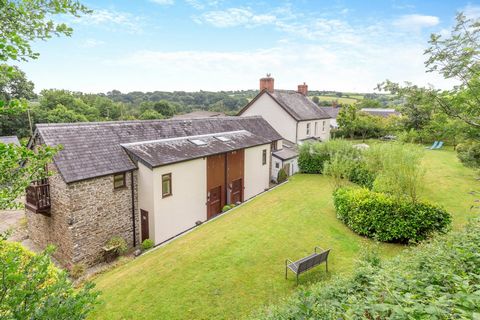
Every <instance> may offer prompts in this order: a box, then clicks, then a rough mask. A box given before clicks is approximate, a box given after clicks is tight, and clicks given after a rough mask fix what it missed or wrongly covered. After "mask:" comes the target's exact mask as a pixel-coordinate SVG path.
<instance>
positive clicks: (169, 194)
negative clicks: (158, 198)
mask: <svg viewBox="0 0 480 320" xmlns="http://www.w3.org/2000/svg"><path fill="white" fill-rule="evenodd" d="M166 177H168V180H166V181H168V189H169V190H168V193H166V192H165V191H164V190H163V187H164V185H163V183H164V178H166ZM172 195H173V192H172V173H171V172H170V173H165V174H162V199H163V198H167V197H170V196H172Z"/></svg>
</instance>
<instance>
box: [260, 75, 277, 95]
mask: <svg viewBox="0 0 480 320" xmlns="http://www.w3.org/2000/svg"><path fill="white" fill-rule="evenodd" d="M273 81H274V79H273V78H272V77H271V76H270V73H267V76H266V77H265V78H261V79H260V91H262V90H264V89H266V90H267V91H268V92H270V93H272V92H273V90H274V89H273V88H274V87H273Z"/></svg>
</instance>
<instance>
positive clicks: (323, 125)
mask: <svg viewBox="0 0 480 320" xmlns="http://www.w3.org/2000/svg"><path fill="white" fill-rule="evenodd" d="M322 131H325V120H324V121H323V124H322Z"/></svg>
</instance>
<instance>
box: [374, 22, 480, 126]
mask: <svg viewBox="0 0 480 320" xmlns="http://www.w3.org/2000/svg"><path fill="white" fill-rule="evenodd" d="M456 21H457V22H456V25H455V27H454V28H453V29H452V32H451V35H450V37H447V38H444V37H442V36H441V35H439V34H432V35H431V37H430V41H429V45H430V46H429V48H427V49H426V50H425V55H426V56H427V57H428V58H427V60H426V61H425V66H426V68H427V72H438V73H439V74H441V75H442V76H443V77H444V78H445V79H452V80H456V81H458V82H459V85H457V86H455V87H454V88H453V89H451V90H444V91H442V90H437V89H434V88H431V87H430V88H418V87H416V86H412V85H411V84H409V83H407V84H406V86H400V85H398V84H396V83H392V82H390V81H388V80H387V81H386V82H384V83H382V84H380V85H379V86H378V88H379V89H380V90H386V91H390V92H391V93H393V94H399V95H401V96H404V97H406V98H407V100H409V99H410V101H414V102H415V101H418V102H421V103H425V105H426V106H431V107H433V108H435V109H439V110H441V111H442V112H444V113H445V114H446V115H448V116H449V117H452V118H455V119H459V120H461V121H463V122H465V123H466V124H468V125H470V126H472V127H474V128H480V19H467V18H466V17H465V15H464V14H463V13H459V14H458V15H457V17H456Z"/></svg>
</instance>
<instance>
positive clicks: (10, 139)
mask: <svg viewBox="0 0 480 320" xmlns="http://www.w3.org/2000/svg"><path fill="white" fill-rule="evenodd" d="M0 142H1V143H4V144H9V143H13V144H14V145H17V146H19V145H20V141H19V140H18V138H17V136H3V137H0Z"/></svg>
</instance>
